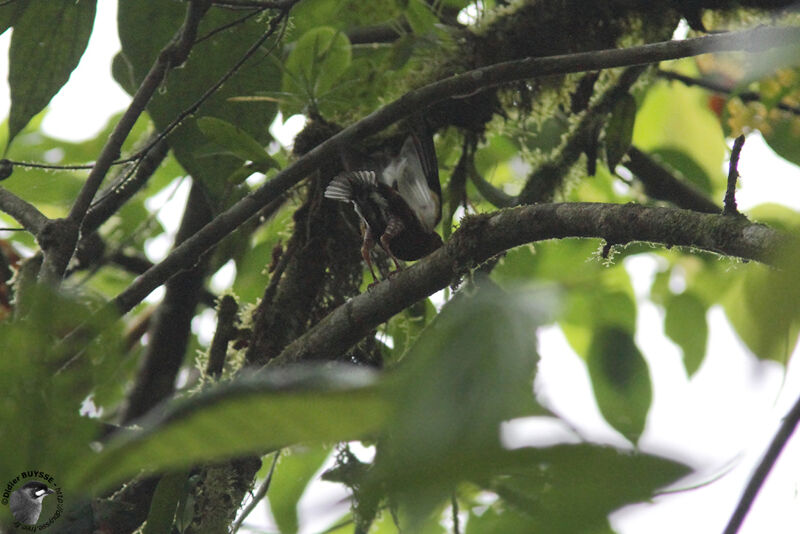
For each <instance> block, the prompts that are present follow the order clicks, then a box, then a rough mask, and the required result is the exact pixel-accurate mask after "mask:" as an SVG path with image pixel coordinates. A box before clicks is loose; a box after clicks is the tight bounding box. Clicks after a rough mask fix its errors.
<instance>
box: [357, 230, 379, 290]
mask: <svg viewBox="0 0 800 534" xmlns="http://www.w3.org/2000/svg"><path fill="white" fill-rule="evenodd" d="M374 247H375V237H374V236H373V235H372V230H370V229H369V226H366V225H365V228H364V242H363V243H362V244H361V257H362V258H364V261H365V262H367V267H369V272H370V273H371V274H372V284H370V286H373V285H375V284H377V283H378V278H377V277H376V276H375V270H374V269H373V268H372V258H370V256H369V253H370V251H371V250H372V249H373V248H374Z"/></svg>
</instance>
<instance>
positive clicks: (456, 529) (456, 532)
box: [450, 491, 461, 534]
mask: <svg viewBox="0 0 800 534" xmlns="http://www.w3.org/2000/svg"><path fill="white" fill-rule="evenodd" d="M450 509H451V511H452V513H453V534H461V527H460V526H459V524H458V498H457V497H456V492H455V491H454V492H453V494H452V495H451V496H450Z"/></svg>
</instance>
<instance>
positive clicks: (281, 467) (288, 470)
mask: <svg viewBox="0 0 800 534" xmlns="http://www.w3.org/2000/svg"><path fill="white" fill-rule="evenodd" d="M330 453H331V447H330V446H314V447H311V448H307V449H305V450H293V451H291V452H289V453H283V454H281V458H280V460H279V461H278V466H277V467H276V469H275V473H274V474H273V477H272V483H271V484H270V491H269V492H268V493H267V498H269V509H270V510H271V511H272V516H273V517H274V518H275V523H276V524H277V525H278V528H279V529H280V531H281V533H283V534H289V533H292V534H294V533H295V532H297V529H298V526H299V523H298V519H297V517H298V516H297V503H298V501H299V500H300V497H302V496H303V492H304V491H305V489H306V486H308V484H309V482H311V477H312V476H314V473H316V472H317V471H318V470H319V469H320V468H321V467H322V464H323V463H324V462H325V460H326V459H327V458H328V456H330Z"/></svg>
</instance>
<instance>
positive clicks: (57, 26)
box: [8, 0, 97, 143]
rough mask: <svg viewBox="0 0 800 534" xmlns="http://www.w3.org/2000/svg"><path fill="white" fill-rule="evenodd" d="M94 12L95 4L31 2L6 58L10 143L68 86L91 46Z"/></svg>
mask: <svg viewBox="0 0 800 534" xmlns="http://www.w3.org/2000/svg"><path fill="white" fill-rule="evenodd" d="M20 3H24V2H20ZM96 7H97V0H79V1H77V2H52V1H51V0H30V1H29V2H27V8H26V9H25V11H24V12H23V13H22V15H21V16H20V17H19V19H17V21H16V22H15V24H14V32H13V33H12V35H11V47H10V49H9V53H8V58H9V69H8V83H9V86H10V90H11V111H10V112H9V117H8V132H9V133H8V143H11V141H12V140H13V139H14V137H15V136H16V135H17V134H18V133H19V132H20V131H22V129H23V128H24V127H25V125H26V124H28V121H30V120H31V119H32V118H33V116H34V115H36V114H37V113H39V112H40V111H42V110H43V109H44V108H45V106H47V104H48V103H49V102H50V99H51V98H53V96H55V94H56V93H57V92H58V91H59V89H61V87H62V86H63V85H64V84H65V83H67V80H68V79H69V75H70V73H72V71H73V69H75V67H77V66H78V61H80V59H81V56H82V55H83V52H84V50H85V49H86V45H87V43H88V42H89V36H90V35H91V33H92V25H93V24H94V14H95V9H96Z"/></svg>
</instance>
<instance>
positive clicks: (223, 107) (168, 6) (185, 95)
mask: <svg viewBox="0 0 800 534" xmlns="http://www.w3.org/2000/svg"><path fill="white" fill-rule="evenodd" d="M186 6H187V4H185V3H183V2H163V1H161V0H121V1H120V2H119V11H118V26H119V37H120V42H121V43H122V54H123V56H122V57H121V58H119V59H117V60H116V61H115V69H114V74H115V76H116V77H117V80H118V82H119V83H120V84H121V85H122V86H123V87H124V88H127V89H131V87H132V84H135V85H137V86H138V84H139V83H141V81H142V80H143V79H144V77H145V75H146V74H147V72H148V70H149V69H150V67H151V65H152V64H153V62H154V61H155V60H156V58H157V57H158V54H159V53H160V51H161V49H162V48H163V47H164V46H165V45H166V44H167V43H168V42H169V40H170V39H171V38H172V36H173V35H174V34H175V32H176V31H177V30H178V29H179V28H180V26H181V24H182V22H183V19H184V14H185V10H186ZM238 18H240V14H239V13H238V12H236V11H235V10H226V9H218V8H212V9H211V10H209V12H208V13H207V15H206V16H205V17H204V19H203V22H202V23H201V25H200V29H199V35H201V36H202V35H206V34H208V33H209V32H211V31H213V30H214V29H216V28H219V27H221V26H223V25H225V24H228V23H231V22H233V21H234V20H235V19H238ZM264 31H266V26H265V22H264V21H261V20H257V19H256V18H250V19H248V20H247V21H244V22H241V23H239V24H236V25H235V26H234V27H233V28H230V29H228V30H227V31H222V32H218V33H215V34H213V35H212V36H211V37H209V38H207V39H203V40H200V41H199V42H197V43H196V44H195V45H194V47H193V49H192V52H191V55H190V56H189V59H188V60H187V62H186V63H185V64H184V65H183V66H182V67H181V68H179V69H173V70H171V71H170V72H169V73H168V75H167V80H166V82H165V83H164V84H162V86H161V87H160V88H159V90H158V91H157V92H156V94H155V95H154V96H153V99H152V100H151V101H150V103H149V104H148V107H147V110H148V112H149V114H150V116H151V118H152V119H153V122H154V123H155V124H156V127H157V128H158V129H159V130H163V129H165V128H166V127H167V126H168V125H169V124H170V123H171V122H172V121H173V120H175V118H176V117H177V116H178V115H179V114H180V113H181V112H182V111H184V110H186V109H188V108H189V107H190V106H191V105H193V104H194V103H195V102H196V101H197V100H198V99H199V98H200V96H201V95H202V94H203V93H205V92H206V91H207V90H208V89H209V88H210V87H211V86H212V85H213V84H214V83H216V82H217V81H218V80H219V79H220V78H221V77H222V76H223V75H224V74H225V73H227V72H228V71H229V69H230V68H231V67H232V66H233V65H234V64H235V63H236V62H237V61H238V60H239V59H241V57H242V56H243V54H244V53H245V51H246V50H247V49H248V48H249V47H250V46H251V45H252V44H253V43H254V42H255V41H256V40H257V39H258V38H259V37H261V36H262V35H263V33H264ZM270 44H271V41H270V42H268V43H267V44H265V46H264V47H263V48H261V49H260V50H258V51H257V52H256V53H255V54H254V56H253V57H251V58H250V60H249V61H248V62H247V63H245V64H244V65H243V66H242V68H241V69H240V70H239V71H238V72H237V73H236V74H234V75H233V76H232V77H231V78H230V79H229V80H228V81H227V82H226V83H225V84H224V85H223V86H222V88H221V89H219V90H218V91H217V92H216V93H214V95H213V96H212V97H211V98H209V99H208V100H207V101H206V102H205V103H204V104H203V105H202V106H201V107H200V109H199V110H198V111H197V112H196V113H195V114H194V117H195V118H197V117H217V118H219V119H223V120H224V121H226V122H228V123H231V124H235V125H236V126H237V127H238V128H239V129H241V130H242V131H243V132H246V133H247V134H248V135H249V136H250V137H252V138H253V139H255V140H256V142H257V143H258V144H260V145H261V146H265V145H266V144H267V142H268V141H269V139H270V136H269V132H268V128H269V125H270V123H271V122H272V120H273V118H274V116H275V112H276V106H275V104H274V103H272V102H264V101H252V100H245V101H235V102H232V101H230V100H229V99H230V98H231V97H236V96H250V95H254V94H256V93H258V92H259V91H265V90H266V91H269V90H276V89H278V87H279V86H280V72H279V71H278V69H277V67H276V65H275V64H274V62H271V61H268V60H265V58H264V55H265V54H266V53H267V52H268V48H267V47H269V46H270ZM258 58H260V60H259V59H258ZM123 60H125V61H126V62H127V65H125V64H124V61H123ZM169 143H170V146H171V147H172V148H173V149H174V152H175V157H176V158H177V159H178V161H179V162H180V163H181V165H182V166H183V167H184V169H186V171H187V172H188V173H189V174H191V175H192V176H193V177H195V178H198V179H200V180H201V181H202V182H203V184H204V185H206V187H207V189H208V190H209V191H210V192H211V194H212V197H213V198H214V199H216V200H220V199H221V197H222V196H223V195H224V193H225V191H226V187H225V186H226V184H225V180H226V178H227V177H228V176H229V175H230V174H231V173H232V172H234V171H235V170H236V169H238V168H239V167H240V166H241V161H240V160H239V158H237V157H234V156H231V155H228V154H220V153H219V152H220V149H219V146H218V145H216V144H215V143H211V142H209V140H208V139H207V138H206V137H205V136H204V135H203V134H202V132H201V131H200V130H199V129H198V127H197V124H196V122H195V121H194V120H191V119H189V120H186V121H185V122H184V123H183V124H181V126H179V127H178V128H176V130H175V131H174V132H173V133H172V134H171V135H170V137H169Z"/></svg>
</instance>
